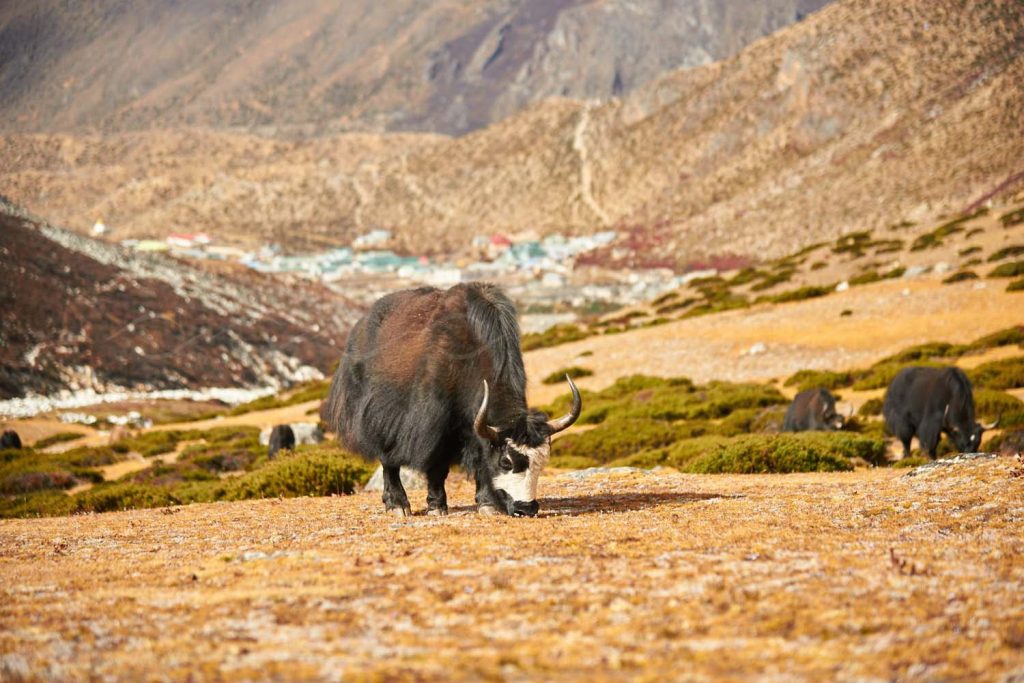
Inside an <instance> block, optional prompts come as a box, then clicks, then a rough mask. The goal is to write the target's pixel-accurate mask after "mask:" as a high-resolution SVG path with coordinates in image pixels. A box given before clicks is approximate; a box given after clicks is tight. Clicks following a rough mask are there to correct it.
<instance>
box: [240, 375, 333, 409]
mask: <svg viewBox="0 0 1024 683" xmlns="http://www.w3.org/2000/svg"><path fill="white" fill-rule="evenodd" d="M330 389H331V382H330V380H316V381H312V382H306V383H305V384H302V385H299V386H298V387H295V388H293V389H291V390H289V391H288V392H287V393H286V394H284V395H283V396H282V395H279V394H270V395H269V396H263V397H262V398H258V399H256V400H255V401H249V402H248V403H242V404H240V405H237V406H235V407H234V408H232V409H231V410H229V411H227V415H245V414H246V413H252V412H255V411H257V410H272V409H274V408H284V407H287V406H293V405H298V404H299V403H307V402H309V401H322V400H324V399H325V398H327V393H328V392H329V391H330Z"/></svg>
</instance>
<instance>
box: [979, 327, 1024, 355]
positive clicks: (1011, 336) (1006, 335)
mask: <svg viewBox="0 0 1024 683" xmlns="http://www.w3.org/2000/svg"><path fill="white" fill-rule="evenodd" d="M1014 344H1017V345H1019V346H1021V348H1024V325H1014V326H1012V327H1007V328H1006V329H1003V330H999V331H998V332H993V333H992V334H987V335H985V336H984V337H981V338H979V339H975V340H974V341H973V342H971V343H970V344H968V345H967V346H965V347H964V352H965V353H967V352H970V351H983V350H985V349H994V348H998V347H1000V346H1013V345H1014Z"/></svg>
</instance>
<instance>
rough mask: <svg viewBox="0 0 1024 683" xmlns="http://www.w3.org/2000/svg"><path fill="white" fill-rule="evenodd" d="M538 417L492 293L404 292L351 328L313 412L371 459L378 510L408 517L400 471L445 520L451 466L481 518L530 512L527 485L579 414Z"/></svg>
mask: <svg viewBox="0 0 1024 683" xmlns="http://www.w3.org/2000/svg"><path fill="white" fill-rule="evenodd" d="M570 387H571V388H572V391H573V408H572V411H571V412H570V413H569V414H568V415H566V416H565V417H563V418H559V419H558V420H549V419H548V416H547V415H545V414H544V413H542V412H540V411H538V410H531V409H529V408H527V405H526V371H525V369H524V367H523V358H522V353H521V351H520V345H519V325H518V322H517V320H516V311H515V307H514V306H513V304H512V302H511V301H510V300H509V299H508V297H506V296H505V294H504V293H503V292H502V291H501V290H500V289H498V288H497V287H495V286H494V285H489V284H484V283H469V284H461V285H456V286H454V287H452V288H451V289H449V290H447V291H442V290H438V289H435V288H432V287H422V288H419V289H412V290H405V291H401V292H395V293H393V294H389V295H387V296H385V297H383V298H381V299H380V300H378V301H377V302H376V303H375V304H374V305H373V307H372V308H371V309H370V311H369V313H367V314H366V316H364V317H363V318H362V319H361V320H359V322H357V323H356V325H355V327H354V328H353V329H352V332H351V334H350V335H349V339H348V344H347V346H346V348H345V353H344V355H343V356H342V359H341V363H340V364H339V366H338V371H337V373H336V374H335V376H334V381H333V382H332V384H331V391H330V394H329V395H328V398H327V401H326V403H325V404H324V407H323V410H322V413H321V414H322V415H323V417H324V418H325V419H326V421H327V423H328V424H329V425H330V426H331V427H332V428H333V429H334V430H335V431H336V432H337V433H338V436H339V439H340V440H341V441H342V442H343V443H344V444H345V446H346V447H347V448H349V449H351V450H353V451H355V452H357V453H359V454H361V455H363V456H364V457H366V458H370V459H378V460H380V462H381V465H382V466H383V470H384V494H383V501H384V506H385V508H386V509H387V510H388V511H390V512H393V513H395V514H402V515H404V514H411V509H410V506H409V499H408V497H407V496H406V493H405V489H404V488H403V487H402V482H401V479H400V478H399V468H401V467H411V468H413V469H417V470H420V471H422V472H424V473H425V474H426V477H427V511H428V513H429V514H446V513H447V510H448V501H447V496H446V494H445V488H444V484H445V479H446V478H447V476H448V471H449V468H450V467H451V466H452V465H453V464H456V463H461V464H462V467H463V468H464V469H465V470H466V471H467V472H468V473H472V475H473V476H474V477H475V479H476V502H477V505H478V507H479V510H480V512H483V513H486V514H493V513H494V512H495V511H497V512H502V513H505V514H509V515H516V516H532V515H535V514H536V513H537V510H538V507H539V506H538V503H537V501H536V481H537V477H538V475H539V474H540V470H541V469H543V467H544V465H545V464H546V461H547V459H548V457H549V454H550V438H551V435H552V434H553V433H555V432H557V431H560V430H562V429H565V428H567V427H568V426H569V425H571V424H572V422H573V421H575V419H576V418H577V417H578V416H579V413H580V409H581V405H580V398H579V392H578V391H577V390H576V388H575V385H573V384H572V382H571V380H570Z"/></svg>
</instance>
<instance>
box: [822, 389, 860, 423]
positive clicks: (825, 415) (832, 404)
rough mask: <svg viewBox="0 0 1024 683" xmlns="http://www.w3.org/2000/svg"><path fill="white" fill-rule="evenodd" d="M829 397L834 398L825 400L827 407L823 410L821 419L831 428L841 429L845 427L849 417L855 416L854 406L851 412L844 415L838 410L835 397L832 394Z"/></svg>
mask: <svg viewBox="0 0 1024 683" xmlns="http://www.w3.org/2000/svg"><path fill="white" fill-rule="evenodd" d="M829 398H830V399H832V400H830V401H826V402H825V407H824V410H823V411H822V415H821V420H822V422H824V423H825V425H826V426H827V427H828V428H829V429H831V430H833V431H839V430H841V429H842V428H843V427H845V426H846V423H847V421H849V419H850V418H851V417H853V406H852V405H851V406H850V414H849V415H845V416H844V415H842V414H841V413H839V412H838V411H837V410H836V401H835V399H833V398H832V397H831V396H829Z"/></svg>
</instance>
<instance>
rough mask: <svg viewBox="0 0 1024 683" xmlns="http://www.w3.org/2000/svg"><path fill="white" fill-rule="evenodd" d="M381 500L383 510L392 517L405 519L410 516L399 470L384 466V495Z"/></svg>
mask: <svg viewBox="0 0 1024 683" xmlns="http://www.w3.org/2000/svg"><path fill="white" fill-rule="evenodd" d="M381 499H382V500H383V501H384V509H386V510H387V511H388V512H390V513H391V514H393V515H400V516H402V517H407V516H409V515H411V514H412V507H410V505H409V496H407V495H405V487H404V486H402V476H401V469H400V468H398V467H388V466H386V465H385V466H384V495H383V496H381Z"/></svg>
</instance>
